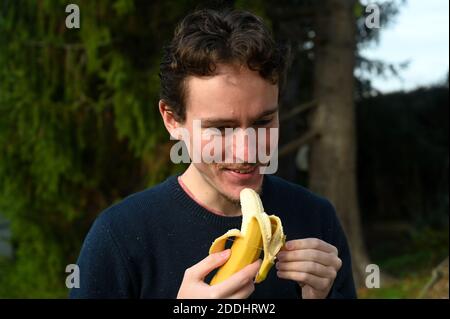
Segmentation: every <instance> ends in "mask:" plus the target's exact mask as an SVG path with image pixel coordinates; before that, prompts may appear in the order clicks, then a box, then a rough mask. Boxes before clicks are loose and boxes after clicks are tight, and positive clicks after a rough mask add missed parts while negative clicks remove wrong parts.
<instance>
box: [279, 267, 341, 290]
mask: <svg viewBox="0 0 450 319" xmlns="http://www.w3.org/2000/svg"><path fill="white" fill-rule="evenodd" d="M277 276H278V277H279V278H282V279H288V280H293V281H296V282H298V283H300V284H301V283H304V284H306V285H308V286H311V287H312V288H314V289H316V290H326V289H328V288H329V287H330V285H331V282H332V280H331V279H329V278H321V277H317V276H314V275H311V274H308V273H305V272H298V271H278V272H277Z"/></svg>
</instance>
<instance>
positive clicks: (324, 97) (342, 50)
mask: <svg viewBox="0 0 450 319" xmlns="http://www.w3.org/2000/svg"><path fill="white" fill-rule="evenodd" d="M322 4H323V6H322V9H321V10H320V11H318V14H317V16H316V24H317V25H316V41H315V74H314V77H315V79H314V84H315V85H314V95H315V99H316V101H317V102H318V107H317V108H316V112H315V114H314V117H313V119H312V128H313V129H314V130H317V131H318V132H320V138H318V139H315V140H314V142H313V143H312V145H311V153H310V172H309V174H310V175H309V186H310V188H311V190H312V191H314V192H316V193H318V194H321V195H323V196H324V197H326V198H328V199H329V200H330V201H331V202H332V203H333V204H334V206H335V208H336V211H337V213H338V216H339V219H340V221H341V223H342V226H343V228H344V231H345V232H346V235H347V239H348V242H349V245H350V249H351V253H352V261H353V273H354V277H355V281H356V284H357V286H360V285H361V284H362V283H363V282H364V278H365V267H366V265H367V264H368V263H369V261H368V257H367V253H366V249H365V245H364V241H363V236H362V232H361V222H360V215H359V205H358V194H357V185H356V183H357V179H356V134H355V133H356V132H355V114H354V113H355V110H354V101H353V98H354V94H353V86H354V77H353V70H354V65H355V50H356V29H355V28H356V21H355V17H354V14H353V7H354V4H355V0H324V1H323V2H322Z"/></svg>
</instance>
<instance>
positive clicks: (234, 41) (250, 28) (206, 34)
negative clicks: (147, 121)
mask: <svg viewBox="0 0 450 319" xmlns="http://www.w3.org/2000/svg"><path fill="white" fill-rule="evenodd" d="M288 52H289V48H288V46H286V45H281V44H277V43H276V42H275V41H274V38H273V35H272V33H271V32H270V30H269V29H268V28H267V26H266V25H265V24H264V22H263V20H262V19H261V18H259V17H257V16H256V15H254V14H252V13H250V12H247V11H239V10H226V11H215V10H211V9H203V10H199V11H195V12H193V13H191V14H189V15H187V16H186V17H185V18H184V19H183V20H182V21H181V22H180V24H179V25H178V26H177V28H176V30H175V34H174V37H173V39H172V41H171V42H170V44H169V45H167V46H165V47H164V50H163V57H162V61H161V64H160V73H159V76H160V80H161V91H160V99H161V100H163V101H164V102H165V103H166V104H167V105H168V106H169V107H170V109H171V110H172V112H173V114H174V116H175V119H176V120H177V121H179V122H184V121H185V119H186V106H185V97H186V96H185V95H186V89H185V79H186V77H187V76H208V75H214V73H215V69H216V66H217V64H218V63H238V64H240V65H246V66H247V67H248V68H249V69H250V70H253V71H257V72H259V74H260V75H261V77H263V78H264V79H266V80H268V81H270V83H272V84H278V86H279V87H280V91H281V88H282V86H283V82H284V81H285V73H286V67H287V60H288Z"/></svg>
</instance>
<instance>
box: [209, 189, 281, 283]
mask: <svg viewBox="0 0 450 319" xmlns="http://www.w3.org/2000/svg"><path fill="white" fill-rule="evenodd" d="M240 202H241V211H242V224H241V229H240V230H239V229H231V230H229V231H227V232H226V233H225V234H223V235H222V236H220V237H218V238H216V240H214V242H213V243H212V245H211V247H210V249H209V253H210V254H213V253H216V252H219V251H222V250H224V249H225V243H226V241H227V239H228V238H230V237H234V243H233V245H232V246H231V256H230V258H229V259H228V260H227V262H226V263H225V264H224V265H223V266H222V267H220V268H219V270H218V271H217V273H216V274H215V275H214V277H213V279H212V280H211V282H210V285H215V284H218V283H220V282H222V281H224V280H225V279H227V278H229V277H230V276H231V275H233V274H234V273H236V272H238V271H239V270H241V269H242V268H244V267H245V266H247V265H249V264H251V263H252V262H254V261H256V260H257V259H258V258H259V256H260V254H261V250H262V251H264V258H263V261H262V263H261V266H260V268H259V271H258V273H257V275H256V278H255V282H256V283H260V282H262V281H263V280H264V279H266V277H267V274H268V273H269V270H270V268H271V267H272V266H273V264H274V260H275V256H276V254H277V253H278V251H279V250H280V249H281V247H283V245H284V243H285V241H286V236H285V235H284V232H283V226H282V224H281V220H280V218H278V217H277V216H275V215H270V216H268V215H267V214H266V213H265V212H264V207H263V205H262V202H261V199H260V198H259V195H258V193H256V192H255V191H254V190H252V189H250V188H244V189H243V190H242V191H241V193H240Z"/></svg>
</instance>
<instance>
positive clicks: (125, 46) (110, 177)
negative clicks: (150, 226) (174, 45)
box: [0, 0, 188, 297]
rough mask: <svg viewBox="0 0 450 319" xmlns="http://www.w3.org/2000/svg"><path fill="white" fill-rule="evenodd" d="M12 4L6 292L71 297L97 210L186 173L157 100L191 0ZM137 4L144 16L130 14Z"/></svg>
mask: <svg viewBox="0 0 450 319" xmlns="http://www.w3.org/2000/svg"><path fill="white" fill-rule="evenodd" d="M75 3H77V4H78V5H79V7H80V11H81V28H80V29H67V28H66V27H65V17H66V15H67V14H66V13H65V6H66V5H67V2H66V1H20V2H19V1H17V2H16V1H7V2H5V4H4V7H5V9H6V10H2V13H1V16H0V34H2V37H1V38H2V40H1V42H0V65H1V67H0V150H1V159H0V213H1V214H2V215H5V217H6V218H7V219H8V220H9V221H10V226H11V231H12V245H13V246H14V248H15V249H14V258H13V260H1V261H0V272H1V273H0V287H2V288H1V290H0V297H64V296H65V295H66V293H67V291H66V288H65V286H64V283H65V276H66V274H65V273H64V270H65V266H66V265H67V264H70V263H74V262H75V261H76V257H77V255H78V252H79V248H80V245H81V243H82V240H83V238H84V236H85V234H86V232H87V230H88V228H89V226H90V225H91V223H92V221H93V219H94V218H95V217H96V216H97V214H98V213H99V212H100V211H101V210H102V209H104V208H106V207H107V206H108V205H110V204H112V203H113V202H115V201H117V200H119V199H120V198H122V197H124V196H126V195H128V194H130V193H132V192H134V191H137V190H140V189H142V188H145V187H148V186H150V185H153V184H155V183H157V182H159V181H161V180H162V179H163V178H165V177H166V176H167V175H169V174H171V173H173V172H175V171H177V170H179V168H174V166H173V165H171V164H170V162H169V158H168V147H167V145H169V144H168V143H169V139H168V134H167V133H166V132H165V129H164V127H163V125H162V121H161V120H160V115H159V112H158V109H157V101H158V91H159V79H158V68H159V58H160V49H161V47H162V44H163V41H165V40H166V39H167V38H168V37H169V35H170V34H171V33H172V32H173V27H174V24H175V22H176V21H177V20H178V19H179V18H180V17H181V16H183V15H184V13H185V12H186V11H187V9H188V7H187V1H184V2H179V3H178V4H177V6H172V7H170V8H168V9H170V10H171V11H170V14H167V15H166V14H162V12H161V10H164V8H165V7H168V6H169V5H168V4H166V3H162V2H159V1H152V2H137V1H131V0H117V1H114V2H112V1H107V0H103V1H95V2H94V1H76V2H75ZM135 12H139V16H135V15H134V13H135Z"/></svg>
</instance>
